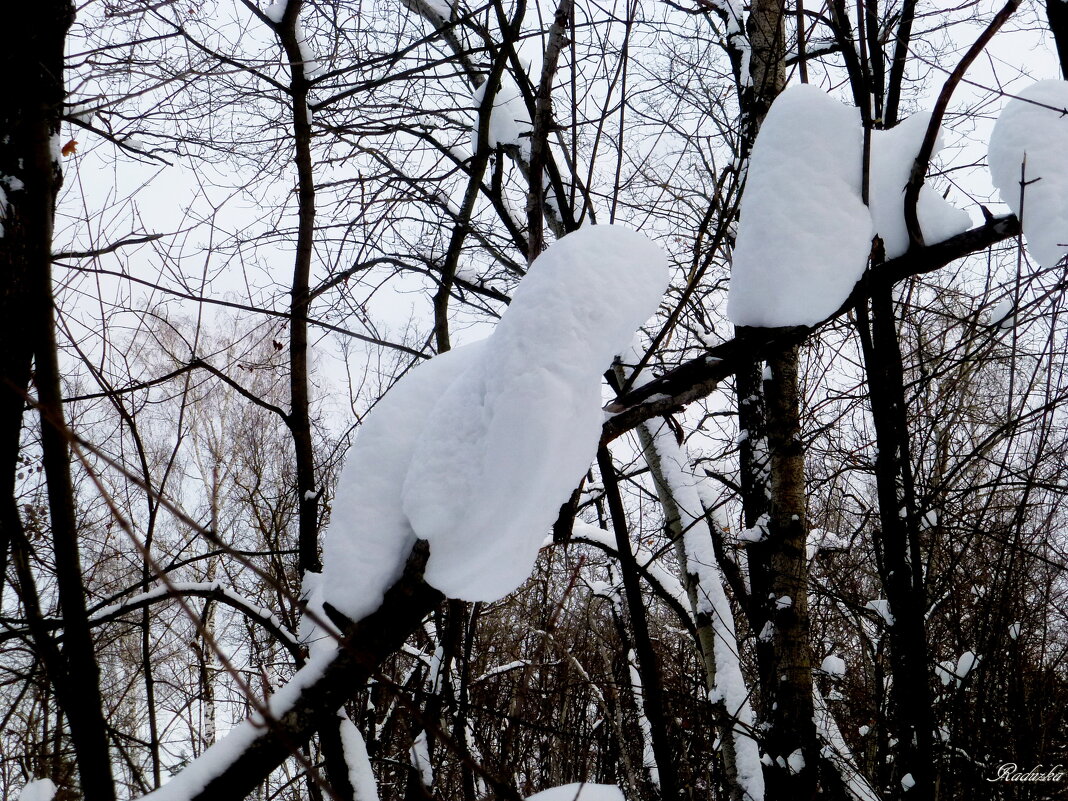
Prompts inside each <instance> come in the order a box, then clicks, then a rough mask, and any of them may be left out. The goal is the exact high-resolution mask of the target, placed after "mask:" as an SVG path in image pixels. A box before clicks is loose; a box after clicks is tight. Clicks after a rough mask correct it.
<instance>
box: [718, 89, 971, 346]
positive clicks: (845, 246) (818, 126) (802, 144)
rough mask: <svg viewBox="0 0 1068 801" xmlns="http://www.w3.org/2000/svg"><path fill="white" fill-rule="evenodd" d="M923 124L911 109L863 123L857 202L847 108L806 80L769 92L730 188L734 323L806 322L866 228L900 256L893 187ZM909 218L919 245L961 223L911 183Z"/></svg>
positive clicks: (904, 241) (849, 270)
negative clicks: (745, 164)
mask: <svg viewBox="0 0 1068 801" xmlns="http://www.w3.org/2000/svg"><path fill="white" fill-rule="evenodd" d="M929 120H930V115H929V114H927V113H924V114H917V115H915V116H913V117H910V118H909V119H907V120H905V121H904V122H903V123H901V125H899V126H897V127H896V128H893V129H891V130H888V131H872V135H871V158H870V162H869V164H870V167H869V181H868V184H869V192H868V197H869V202H870V207H866V206H865V205H864V201H863V194H862V191H861V189H862V181H863V173H862V165H863V154H864V134H863V129H862V127H861V120H860V113H859V110H858V109H856V108H853V107H849V106H844V105H842V104H841V103H839V102H838V101H836V100H834V99H833V98H831V97H829V96H828V95H827V94H825V93H824V92H823V91H822V90H821V89H819V88H817V87H815V86H812V85H810V84H801V85H797V86H792V87H789V88H788V89H786V90H785V91H784V92H783V93H782V94H780V95H779V97H778V98H777V99H776V100H775V102H774V103H773V104H772V106H771V110H770V111H769V112H768V115H767V117H766V118H765V120H764V124H763V125H762V126H761V128H760V133H759V134H758V135H757V139H756V142H755V144H754V147H753V154H752V159H751V162H750V165H749V171H748V177H747V179H746V186H745V191H744V193H743V195H742V202H741V210H740V217H739V225H738V237H737V242H736V244H735V248H734V259H733V266H732V270H731V286H730V294H729V296H728V298H727V315H728V316H729V317H730V319H731V321H732V322H733V323H734V324H735V325H740V326H768V327H776V326H793V325H815V324H817V323H819V322H821V321H822V320H824V319H826V318H827V317H829V316H830V315H831V314H833V313H834V312H835V311H837V310H838V308H839V307H840V306H841V305H842V303H843V302H845V300H846V298H847V297H849V293H850V292H851V291H852V289H853V286H854V284H856V282H857V279H859V278H860V276H861V275H862V274H863V273H864V270H865V268H866V267H867V263H868V257H869V255H870V253H871V241H872V236H873V235H874V234H876V233H878V234H879V235H880V236H881V237H882V239H883V240H884V246H885V250H886V255H887V257H889V258H893V257H895V256H900V255H901V254H903V253H904V252H905V250H906V249H907V248H908V244H909V242H908V234H907V231H906V229H905V217H904V189H905V184H906V183H908V178H909V173H910V171H911V169H912V164H913V162H914V161H915V158H916V154H917V152H918V151H919V149H920V144H921V142H922V141H923V137H924V134H925V132H926V130H927V124H928V122H929ZM917 214H918V216H919V218H920V228H921V230H922V232H923V234H924V239H925V241H926V242H928V243H934V242H938V241H941V240H943V239H947V238H949V237H951V236H954V235H956V234H959V233H961V232H962V231H965V230H967V229H968V227H969V226H970V224H971V221H970V218H969V216H968V214H967V212H965V211H963V210H961V209H957V208H954V207H953V206H952V205H950V204H949V203H947V202H946V201H945V200H943V199H942V198H941V197H940V196H939V195H938V193H937V192H936V191H935V190H934V189H933V188H932V187H925V188H924V189H923V191H921V193H920V199H919V202H918V205H917Z"/></svg>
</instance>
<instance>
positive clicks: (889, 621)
mask: <svg viewBox="0 0 1068 801" xmlns="http://www.w3.org/2000/svg"><path fill="white" fill-rule="evenodd" d="M864 608H865V609H870V610H871V611H873V612H875V614H877V615H878V616H879V617H881V618H882V619H883V621H884V622H885V623H886V625H888V626H892V625H894V615H893V614H892V613H891V612H890V602H889V601H887V600H886V599H885V598H876V599H875V600H874V601H868V603H866V604H865V605H864Z"/></svg>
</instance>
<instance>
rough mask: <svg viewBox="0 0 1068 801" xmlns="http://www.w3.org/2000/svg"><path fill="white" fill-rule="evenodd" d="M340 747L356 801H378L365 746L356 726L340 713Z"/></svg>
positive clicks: (376, 787)
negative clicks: (343, 753)
mask: <svg viewBox="0 0 1068 801" xmlns="http://www.w3.org/2000/svg"><path fill="white" fill-rule="evenodd" d="M341 747H342V748H343V749H344V751H345V764H346V765H348V766H349V784H351V785H352V789H353V795H354V796H355V798H356V801H378V785H377V784H375V774H374V771H373V770H372V768H371V760H370V759H369V758H368V756H367V744H366V743H365V742H364V741H363V735H362V734H360V730H359V729H357V728H356V724H355V723H353V722H352V721H351V720H349V719H348V717H347V716H345V715H344V713H342V715H341Z"/></svg>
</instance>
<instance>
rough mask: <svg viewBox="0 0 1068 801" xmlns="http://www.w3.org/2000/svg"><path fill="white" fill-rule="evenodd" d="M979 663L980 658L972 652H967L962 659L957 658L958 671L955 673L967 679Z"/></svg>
mask: <svg viewBox="0 0 1068 801" xmlns="http://www.w3.org/2000/svg"><path fill="white" fill-rule="evenodd" d="M978 663H979V657H978V656H976V655H975V654H974V653H973V652H972V651H965V652H964V653H963V654H961V655H960V657H958V658H957V669H956V671H955V672H956V674H957V676H959V677H960V678H962V679H963V678H966V677H967V675H968V674H969V673H971V672H972V670H973V669H974V668H975V666H976V665H977V664H978Z"/></svg>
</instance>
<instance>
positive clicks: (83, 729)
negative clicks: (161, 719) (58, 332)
mask: <svg viewBox="0 0 1068 801" xmlns="http://www.w3.org/2000/svg"><path fill="white" fill-rule="evenodd" d="M8 12H9V13H8V16H7V18H6V19H5V24H4V26H3V30H4V33H3V34H2V36H3V40H2V46H0V59H3V63H4V70H3V75H4V81H3V86H4V88H3V90H2V91H3V101H2V102H0V120H2V122H0V141H2V143H3V144H2V145H0V174H2V176H3V178H2V179H0V180H2V181H3V187H2V188H3V191H4V194H5V196H6V200H5V203H4V206H5V208H4V213H3V219H2V220H0V223H2V224H3V227H4V235H3V237H2V238H0V261H2V263H3V274H4V280H3V288H2V290H0V304H2V306H0V318H2V323H0V324H2V325H3V326H4V331H3V333H2V339H3V342H4V346H3V357H2V358H3V386H2V387H0V448H2V451H0V458H2V459H3V460H4V461H3V469H4V471H5V474H4V482H5V484H6V489H7V492H5V496H6V497H5V500H4V507H5V508H4V514H3V531H2V533H0V540H2V541H0V546H2V548H3V552H4V553H5V554H6V553H7V549H8V547H9V545H10V544H11V542H12V540H16V541H17V544H18V546H19V548H20V552H21V554H22V558H23V560H24V559H25V557H26V556H28V547H27V543H26V542H25V539H24V536H23V531H22V522H21V520H20V518H19V512H18V509H17V508H16V506H15V501H14V490H15V485H14V482H15V475H16V473H17V470H18V466H19V436H20V430H21V424H22V409H23V407H24V405H25V403H26V398H27V389H28V386H27V385H28V380H29V378H30V363H31V359H32V360H33V362H34V364H35V367H36V371H35V375H34V384H35V385H36V389H37V407H38V411H39V416H40V421H41V453H42V463H43V466H44V470H45V484H46V487H47V489H48V506H49V515H50V519H51V520H50V522H51V531H52V543H53V549H54V554H55V570H56V588H57V590H58V593H59V601H60V609H61V614H62V619H63V635H64V636H63V648H62V651H61V652H57V651H56V649H55V644H54V642H53V641H51V639H50V635H48V634H47V633H44V632H38V634H39V636H38V637H37V640H38V645H39V647H40V648H41V652H42V658H43V659H44V661H45V664H46V668H47V670H48V673H49V679H50V681H51V682H52V684H53V686H54V687H55V690H56V696H57V699H58V700H59V703H60V705H61V707H62V708H63V710H64V712H65V713H66V716H67V719H68V721H69V724H70V733H71V740H72V743H73V745H74V750H75V756H76V759H77V763H78V770H79V773H80V775H81V789H82V792H83V793H84V795H85V798H87V799H91V800H95V799H101V800H102V801H110V799H113V798H114V797H115V788H114V784H113V782H112V777H111V759H110V757H109V754H108V740H107V728H106V725H105V722H104V713H103V702H102V698H101V694H100V673H99V669H98V668H97V664H96V660H95V658H94V654H93V642H92V637H91V636H90V632H89V623H88V615H87V613H86V605H85V587H84V584H83V582H82V570H81V559H80V555H79V543H78V533H77V525H76V520H75V501H74V491H73V486H72V483H71V474H70V453H69V448H68V444H67V429H66V425H65V423H64V419H63V406H62V396H61V392H60V380H59V375H60V374H59V362H58V357H57V353H56V340H55V321H54V317H53V315H54V312H53V298H52V273H51V260H52V225H53V216H54V213H55V203H56V195H57V193H58V191H59V187H60V184H61V182H62V174H61V172H60V165H59V162H58V159H59V158H60V153H59V152H58V150H59V148H58V146H57V145H58V138H59V125H60V119H61V116H62V111H63V99H64V97H65V93H64V87H63V48H64V42H65V39H66V35H67V30H68V29H69V28H70V26H71V24H72V23H73V21H74V9H73V6H72V5H71V4H70V3H69V2H65V1H64V0H40V1H39V2H34V3H18V4H14V5H13V6H12V7H11V8H9V9H8ZM8 498H10V500H9V499H8ZM19 573H20V585H21V589H22V590H23V591H24V593H27V594H24V596H23V597H24V602H28V601H29V600H30V598H31V597H32V595H35V592H34V591H33V589H32V576H31V575H30V574H29V566H28V564H26V563H25V561H23V564H22V565H21V566H20V570H19ZM33 600H34V601H35V600H36V599H33ZM30 605H35V604H30V603H27V607H29V606H30ZM27 612H28V613H30V614H33V612H34V610H31V609H29V608H27ZM36 612H37V613H39V612H40V610H39V609H37V610H36Z"/></svg>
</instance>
